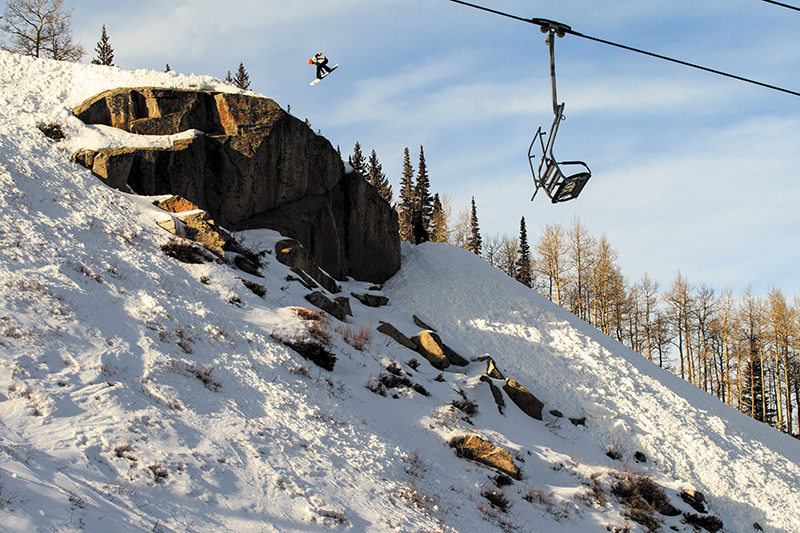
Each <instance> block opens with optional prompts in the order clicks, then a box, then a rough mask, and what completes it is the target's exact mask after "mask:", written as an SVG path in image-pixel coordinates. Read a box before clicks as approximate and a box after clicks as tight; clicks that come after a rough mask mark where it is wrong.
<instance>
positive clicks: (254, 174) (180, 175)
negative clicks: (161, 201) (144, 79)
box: [73, 87, 400, 283]
mask: <svg viewBox="0 0 800 533" xmlns="http://www.w3.org/2000/svg"><path fill="white" fill-rule="evenodd" d="M74 113H75V115H76V116H77V117H78V118H80V119H81V120H83V121H84V122H86V123H88V124H105V125H108V126H114V127H117V128H121V129H124V130H126V131H129V132H131V133H137V134H147V135H171V134H176V133H180V132H183V131H186V130H192V129H194V130H199V132H198V134H197V135H196V136H194V137H191V138H188V139H183V140H178V141H175V142H174V145H173V146H172V147H171V148H168V149H131V148H126V149H121V150H120V149H114V150H102V151H100V152H91V151H86V150H82V151H80V152H79V153H77V154H75V156H74V158H73V159H74V160H75V161H76V162H79V163H81V164H83V165H84V166H87V167H88V168H91V169H92V172H93V173H94V174H95V175H97V176H98V177H99V178H100V179H101V180H103V181H104V182H105V183H106V184H108V185H109V186H111V187H114V188H117V189H123V190H125V189H127V188H130V189H131V190H133V191H135V192H137V193H139V194H145V195H161V194H176V195H180V196H182V197H184V198H186V199H187V200H189V201H191V202H193V203H195V204H197V205H198V206H199V207H200V208H201V209H203V210H205V211H208V212H209V213H210V214H211V216H212V217H213V218H214V220H216V221H217V223H218V224H220V225H222V226H224V227H226V228H228V229H231V230H243V229H256V228H270V229H274V230H277V231H279V232H281V233H282V234H283V235H286V236H288V237H291V238H294V239H297V240H298V241H300V242H301V243H303V245H304V246H305V248H306V249H307V250H308V251H309V252H310V254H311V256H312V258H313V260H314V262H315V263H316V264H317V265H319V266H320V267H321V268H322V269H324V270H325V271H327V272H328V273H329V274H330V275H332V276H333V277H335V278H337V279H340V280H343V279H344V278H345V277H346V276H352V277H354V278H356V279H361V280H369V281H374V282H377V283H382V282H384V281H386V280H387V279H389V278H390V277H391V276H392V275H394V273H395V272H397V270H398V269H399V268H400V238H399V233H398V221H397V214H396V213H395V211H394V210H393V209H392V208H391V206H390V205H389V204H388V203H387V202H386V201H385V200H383V199H382V198H381V197H380V195H379V194H378V192H377V189H375V188H374V187H373V186H372V185H370V184H369V183H367V181H366V180H364V179H363V178H362V177H361V176H360V175H358V174H355V173H351V174H345V173H344V165H343V163H342V161H341V159H340V157H339V155H338V153H337V152H336V150H335V149H334V148H333V146H331V144H330V142H328V141H327V140H326V139H325V138H323V137H320V136H317V135H315V134H314V132H313V131H312V130H311V129H310V128H309V127H308V126H307V125H306V124H305V123H304V122H302V121H300V120H299V119H297V118H295V117H292V116H291V115H289V114H288V113H286V112H284V111H283V110H282V109H281V108H280V107H279V106H278V104H277V103H275V102H274V101H272V100H270V99H269V98H261V97H256V96H251V95H240V94H227V93H219V92H213V91H187V90H177V89H159V88H153V87H150V88H147V87H146V88H136V89H130V88H125V89H114V90H111V91H106V92H104V93H101V94H99V95H97V96H95V97H93V98H91V99H89V100H87V101H86V102H84V103H83V104H81V105H80V106H78V107H76V108H75V110H74ZM200 132H202V133H200Z"/></svg>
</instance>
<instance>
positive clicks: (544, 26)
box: [448, 0, 800, 96]
mask: <svg viewBox="0 0 800 533" xmlns="http://www.w3.org/2000/svg"><path fill="white" fill-rule="evenodd" d="M448 1H450V2H453V3H456V4H461V5H464V6H468V7H474V8H475V9H480V10H481V11H486V12H488V13H494V14H495V15H500V16H502V17H506V18H510V19H514V20H518V21H520V22H527V23H528V24H535V25H537V26H539V28H540V29H541V30H542V32H544V33H547V32H548V31H555V32H556V33H557V34H558V35H559V37H563V35H562V33H563V34H564V35H574V36H575V37H581V38H583V39H587V40H589V41H594V42H597V43H601V44H606V45H608V46H613V47H616V48H621V49H623V50H627V51H629V52H635V53H637V54H643V55H646V56H650V57H655V58H656V59H663V60H664V61H669V62H671V63H676V64H678V65H683V66H684V67H690V68H694V69H697V70H702V71H704V72H710V73H711V74H717V75H718V76H724V77H726V78H731V79H734V80H738V81H743V82H745V83H750V84H752V85H758V86H759V87H764V88H766V89H772V90H774V91H779V92H782V93H786V94H791V95H792V96H800V92H797V91H792V90H790V89H784V88H783V87H778V86H776V85H770V84H768V83H763V82H760V81H757V80H753V79H750V78H745V77H743V76H737V75H736V74H730V73H728V72H723V71H721V70H716V69H713V68H708V67H704V66H702V65H697V64H695V63H689V62H688V61H682V60H680V59H675V58H672V57H668V56H664V55H661V54H655V53H653V52H648V51H646V50H642V49H640V48H634V47H632V46H626V45H624V44H620V43H615V42H613V41H608V40H606V39H600V38H598V37H592V36H590V35H586V34H583V33H580V32H577V31H575V30H573V29H572V28H571V27H569V26H567V25H566V24H562V23H560V22H555V21H552V20H547V19H541V18H530V19H526V18H522V17H518V16H516V15H510V14H508V13H503V12H502V11H496V10H494V9H489V8H488V7H483V6H478V5H475V4H470V3H469V2H464V1H462V0H448ZM771 3H772V2H771ZM776 3H777V2H776Z"/></svg>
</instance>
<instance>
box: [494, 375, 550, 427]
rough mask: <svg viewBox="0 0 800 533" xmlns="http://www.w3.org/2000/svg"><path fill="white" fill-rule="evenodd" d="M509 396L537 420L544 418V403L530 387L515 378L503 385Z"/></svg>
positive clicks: (523, 410)
mask: <svg viewBox="0 0 800 533" xmlns="http://www.w3.org/2000/svg"><path fill="white" fill-rule="evenodd" d="M503 390H504V391H506V394H508V397H509V398H511V401H512V402H514V403H515V404H516V405H517V407H519V408H520V409H521V410H522V412H523V413H525V414H526V415H528V416H529V417H531V418H535V419H536V420H541V419H542V408H543V407H544V404H543V403H542V402H540V401H539V400H538V399H537V398H536V396H534V395H533V394H532V393H531V392H530V391H529V390H528V389H526V388H525V387H523V386H522V385H521V384H519V383H517V382H516V381H514V380H513V379H509V380H508V381H506V384H505V385H503Z"/></svg>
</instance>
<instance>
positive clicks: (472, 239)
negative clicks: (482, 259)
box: [467, 196, 482, 255]
mask: <svg viewBox="0 0 800 533" xmlns="http://www.w3.org/2000/svg"><path fill="white" fill-rule="evenodd" d="M469 226H470V232H469V236H468V237H467V250H469V251H470V252H472V253H474V254H475V255H481V245H482V243H481V230H480V228H478V210H477V209H476V208H475V197H474V196H473V197H472V213H471V214H470V217H469Z"/></svg>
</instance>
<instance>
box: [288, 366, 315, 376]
mask: <svg viewBox="0 0 800 533" xmlns="http://www.w3.org/2000/svg"><path fill="white" fill-rule="evenodd" d="M289 372H291V373H292V374H296V375H298V376H300V377H303V378H307V377H309V376H310V374H311V367H308V366H292V367H290V368H289Z"/></svg>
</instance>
